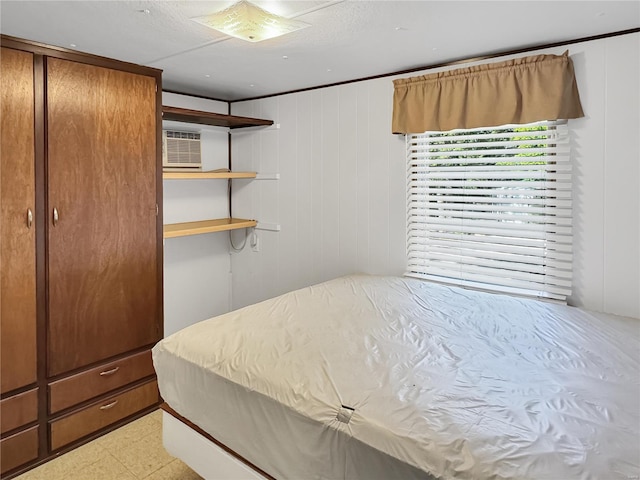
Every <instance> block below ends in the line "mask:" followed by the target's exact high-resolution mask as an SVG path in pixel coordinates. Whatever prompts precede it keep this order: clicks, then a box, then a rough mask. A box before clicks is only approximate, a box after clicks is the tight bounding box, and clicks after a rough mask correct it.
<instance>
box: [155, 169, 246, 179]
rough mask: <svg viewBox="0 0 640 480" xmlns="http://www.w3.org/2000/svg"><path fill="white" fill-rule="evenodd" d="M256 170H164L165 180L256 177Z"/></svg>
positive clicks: (163, 176)
mask: <svg viewBox="0 0 640 480" xmlns="http://www.w3.org/2000/svg"><path fill="white" fill-rule="evenodd" d="M256 175H257V174H256V172H216V171H209V172H201V171H197V172H189V171H187V172H162V178H163V179H164V180H204V179H209V178H256Z"/></svg>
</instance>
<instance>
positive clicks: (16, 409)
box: [0, 388, 38, 433]
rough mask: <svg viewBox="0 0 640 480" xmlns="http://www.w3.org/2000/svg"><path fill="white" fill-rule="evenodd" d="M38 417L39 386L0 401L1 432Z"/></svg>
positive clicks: (33, 420)
mask: <svg viewBox="0 0 640 480" xmlns="http://www.w3.org/2000/svg"><path fill="white" fill-rule="evenodd" d="M37 419H38V389H37V388H34V389H33V390H29V391H28V392H23V393H19V394H18V395H14V396H13V397H9V398H5V399H4V400H2V401H0V433H5V432H8V431H10V430H13V429H15V428H18V427H21V426H23V425H26V424H27V423H31V422H35V421H36V420H37Z"/></svg>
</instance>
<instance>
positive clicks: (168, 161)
mask: <svg viewBox="0 0 640 480" xmlns="http://www.w3.org/2000/svg"><path fill="white" fill-rule="evenodd" d="M162 166H163V167H170V168H201V167H202V158H201V151H200V134H199V133H197V132H180V131H176V130H163V131H162Z"/></svg>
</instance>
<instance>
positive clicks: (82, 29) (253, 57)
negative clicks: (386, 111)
mask: <svg viewBox="0 0 640 480" xmlns="http://www.w3.org/2000/svg"><path fill="white" fill-rule="evenodd" d="M232 3H233V2H232V1H189V0H181V1H113V0H111V1H77V0H76V1H55V0H47V1H30V0H21V1H8V0H1V1H0V32H2V33H3V34H5V35H11V36H15V37H20V38H25V39H29V40H34V41H39V42H43V43H47V44H51V45H56V46H60V47H65V48H71V49H75V50H79V51H82V52H88V53H92V54H96V55H101V56H105V57H111V58H115V59H118V60H124V61H128V62H133V63H137V64H142V65H147V66H151V67H155V68H159V69H162V70H164V74H163V87H164V88H165V89H168V90H174V91H180V92H184V93H191V94H198V95H204V96H208V97H213V98H218V99H223V100H237V99H243V98H253V97H257V96H264V95H270V94H275V93H281V92H287V91H292V90H298V89H304V88H309V87H314V86H319V85H327V84H331V83H336V82H342V81H348V80H353V79H358V78H365V77H369V76H375V75H381V74H386V73H391V72H397V71H402V70H408V69H412V68H416V67H421V66H427V65H433V64H438V63H443V62H448V61H453V60H459V59H464V58H469V57H475V56H480V55H485V54H491V53H496V52H501V51H505V50H513V49H520V48H525V47H531V46H536V45H542V44H548V43H554V42H561V41H566V40H572V39H576V38H583V37H588V36H593V35H600V34H606V33H611V32H616V31H621V30H626V29H631V28H637V27H639V26H640V1H638V0H626V1H612V0H605V1H577V0H572V1H481V0H476V1H454V0H448V1H427V0H424V1H416V0H414V1H400V0H397V1H377V0H338V1H315V0H308V1H287V0H285V1H262V0H255V1H254V3H255V4H257V5H259V6H260V7H262V8H264V9H266V10H270V11H272V12H274V13H278V14H280V15H283V16H287V17H295V18H296V19H298V20H303V21H305V22H307V23H310V24H311V26H310V27H308V28H305V29H303V30H299V31H297V32H294V33H290V34H287V35H285V36H282V37H278V38H274V39H270V40H266V41H264V42H260V43H249V42H245V41H243V40H239V39H236V38H232V37H228V36H225V35H224V34H221V33H218V32H216V31H215V30H211V29H209V28H207V27H205V26H203V25H200V24H198V23H196V22H194V21H192V20H191V18H193V17H198V16H203V15H207V14H210V13H213V12H215V11H218V10H221V9H223V8H226V7H228V6H229V5H231V4H232Z"/></svg>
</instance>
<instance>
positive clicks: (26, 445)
mask: <svg viewBox="0 0 640 480" xmlns="http://www.w3.org/2000/svg"><path fill="white" fill-rule="evenodd" d="M36 458H38V427H32V428H30V429H28V430H25V431H23V432H20V433H16V434H15V435H11V436H10V437H7V438H3V439H2V440H0V474H3V473H5V472H8V471H9V470H13V469H14V468H17V467H19V466H20V465H24V464H25V463H27V462H28V461H30V460H35V459H36Z"/></svg>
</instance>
